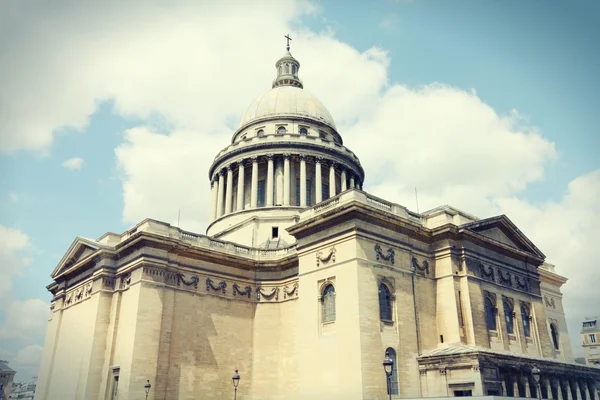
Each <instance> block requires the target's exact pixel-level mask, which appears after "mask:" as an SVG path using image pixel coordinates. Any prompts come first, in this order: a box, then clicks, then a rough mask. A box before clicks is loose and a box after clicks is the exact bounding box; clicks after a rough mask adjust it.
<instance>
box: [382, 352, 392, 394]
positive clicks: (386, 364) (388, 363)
mask: <svg viewBox="0 0 600 400" xmlns="http://www.w3.org/2000/svg"><path fill="white" fill-rule="evenodd" d="M383 369H384V370H385V377H386V378H387V390H388V394H389V395H390V400H392V388H391V384H392V382H391V379H390V378H391V377H392V370H393V369H394V360H392V359H391V358H390V353H389V352H387V351H386V352H385V358H384V359H383Z"/></svg>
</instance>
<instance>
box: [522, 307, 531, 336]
mask: <svg viewBox="0 0 600 400" xmlns="http://www.w3.org/2000/svg"><path fill="white" fill-rule="evenodd" d="M521 319H522V320H523V333H524V334H525V337H531V326H530V325H529V310H528V309H527V306H526V305H525V304H521Z"/></svg>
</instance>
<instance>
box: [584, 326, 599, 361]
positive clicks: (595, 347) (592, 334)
mask: <svg viewBox="0 0 600 400" xmlns="http://www.w3.org/2000/svg"><path fill="white" fill-rule="evenodd" d="M581 336H582V339H583V344H582V346H583V352H584V356H585V362H586V364H588V365H598V366H600V318H598V317H586V319H585V321H583V326H582V327H581Z"/></svg>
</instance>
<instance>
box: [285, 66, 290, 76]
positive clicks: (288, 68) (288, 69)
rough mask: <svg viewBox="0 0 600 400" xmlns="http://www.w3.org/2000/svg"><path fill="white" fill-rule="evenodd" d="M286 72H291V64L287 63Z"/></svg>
mask: <svg viewBox="0 0 600 400" xmlns="http://www.w3.org/2000/svg"><path fill="white" fill-rule="evenodd" d="M285 73H286V74H289V73H290V64H285Z"/></svg>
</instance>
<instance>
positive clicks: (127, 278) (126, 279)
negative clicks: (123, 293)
mask: <svg viewBox="0 0 600 400" xmlns="http://www.w3.org/2000/svg"><path fill="white" fill-rule="evenodd" d="M129 285H131V273H127V274H125V275H123V276H122V277H121V283H120V285H119V289H127V288H128V287H129Z"/></svg>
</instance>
